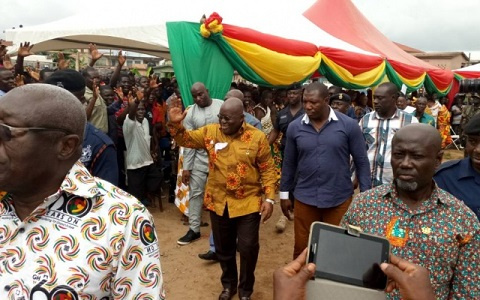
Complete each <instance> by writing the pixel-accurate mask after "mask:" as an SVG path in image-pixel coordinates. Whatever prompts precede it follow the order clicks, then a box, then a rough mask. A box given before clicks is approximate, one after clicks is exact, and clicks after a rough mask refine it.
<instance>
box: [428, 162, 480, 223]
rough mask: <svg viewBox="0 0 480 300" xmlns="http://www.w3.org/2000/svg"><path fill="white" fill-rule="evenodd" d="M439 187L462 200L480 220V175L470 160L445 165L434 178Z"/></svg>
mask: <svg viewBox="0 0 480 300" xmlns="http://www.w3.org/2000/svg"><path fill="white" fill-rule="evenodd" d="M433 178H434V179H435V182H436V183H437V185H438V186H439V187H440V188H441V189H443V190H445V191H447V192H449V193H450V194H452V195H454V196H455V197H456V198H458V199H460V200H462V201H463V202H464V203H465V204H466V205H467V206H468V207H469V208H470V209H471V210H473V212H474V213H475V214H476V215H477V218H478V219H479V220H480V173H478V172H477V171H475V169H474V168H473V167H472V164H471V162H470V158H464V159H461V160H452V161H447V162H445V163H443V164H442V165H441V166H440V168H439V169H438V170H437V173H436V174H435V176H434V177H433Z"/></svg>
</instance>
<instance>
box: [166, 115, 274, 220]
mask: <svg viewBox="0 0 480 300" xmlns="http://www.w3.org/2000/svg"><path fill="white" fill-rule="evenodd" d="M168 126H169V130H170V134H171V135H172V136H173V137H174V138H175V141H176V142H177V143H178V144H179V145H180V146H183V147H187V148H194V149H206V150H207V152H208V159H209V163H208V165H209V167H208V168H209V175H208V179H207V184H206V187H205V198H204V205H205V206H206V207H207V209H209V210H212V211H214V212H215V213H216V214H217V215H219V216H223V212H224V210H225V205H227V207H228V214H229V217H230V218H234V217H239V216H244V215H248V214H251V213H254V212H259V211H260V206H261V203H262V194H265V197H266V198H268V199H274V197H275V181H276V177H275V168H274V164H273V159H272V156H271V153H270V145H269V144H268V141H267V138H266V136H265V134H264V133H263V132H262V131H260V130H258V129H256V128H255V127H253V126H251V125H249V124H246V123H243V125H242V127H241V128H240V130H239V132H238V133H237V134H235V135H231V136H228V135H224V134H223V133H222V131H221V130H220V125H219V124H218V123H217V124H209V125H207V126H204V127H201V128H199V129H197V130H192V131H187V130H186V129H185V128H184V127H183V125H182V124H177V123H169V125H168ZM262 187H263V188H262Z"/></svg>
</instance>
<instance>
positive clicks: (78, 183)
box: [60, 161, 105, 198]
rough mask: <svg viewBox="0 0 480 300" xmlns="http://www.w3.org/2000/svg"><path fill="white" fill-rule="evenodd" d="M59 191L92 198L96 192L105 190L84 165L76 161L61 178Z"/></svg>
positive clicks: (102, 192)
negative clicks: (63, 177) (62, 178)
mask: <svg viewBox="0 0 480 300" xmlns="http://www.w3.org/2000/svg"><path fill="white" fill-rule="evenodd" d="M60 191H64V192H67V193H70V194H74V195H76V196H80V197H84V198H92V197H95V196H96V195H98V194H102V195H103V194H105V190H104V189H102V187H101V185H99V184H98V183H97V181H96V180H95V177H93V176H92V175H91V174H90V173H89V172H88V170H87V169H86V168H85V166H84V165H83V164H82V163H81V162H79V161H77V162H76V163H75V164H74V165H73V167H72V168H71V169H70V171H69V172H68V174H67V176H65V179H64V180H63V182H62V184H61V186H60Z"/></svg>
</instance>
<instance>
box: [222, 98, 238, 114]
mask: <svg viewBox="0 0 480 300" xmlns="http://www.w3.org/2000/svg"><path fill="white" fill-rule="evenodd" d="M220 109H223V110H224V111H225V112H226V113H231V114H243V102H242V100H240V99H238V98H236V97H230V98H228V99H227V100H225V102H223V104H222V106H221V107H220Z"/></svg>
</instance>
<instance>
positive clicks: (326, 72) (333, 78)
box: [318, 61, 383, 89]
mask: <svg viewBox="0 0 480 300" xmlns="http://www.w3.org/2000/svg"><path fill="white" fill-rule="evenodd" d="M318 72H319V73H320V74H322V75H323V76H325V78H327V79H328V81H329V82H330V83H331V84H333V85H335V86H341V87H344V88H346V89H365V88H368V87H370V86H376V85H377V84H380V82H381V81H382V79H383V76H381V77H379V79H378V80H377V81H376V82H374V83H373V84H372V85H367V86H364V85H360V84H355V83H351V82H348V81H344V80H343V79H342V78H341V77H340V76H339V75H337V73H335V71H333V70H332V69H330V68H329V67H328V66H327V64H325V63H324V62H323V61H322V63H320V68H319V69H318Z"/></svg>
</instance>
